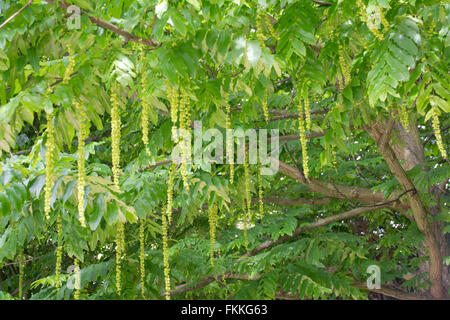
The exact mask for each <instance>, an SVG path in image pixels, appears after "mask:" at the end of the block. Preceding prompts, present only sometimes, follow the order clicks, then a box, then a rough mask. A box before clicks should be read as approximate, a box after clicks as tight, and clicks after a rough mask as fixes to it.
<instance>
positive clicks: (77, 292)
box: [74, 258, 81, 300]
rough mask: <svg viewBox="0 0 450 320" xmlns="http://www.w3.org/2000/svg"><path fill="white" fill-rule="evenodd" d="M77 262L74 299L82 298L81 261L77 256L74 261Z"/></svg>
mask: <svg viewBox="0 0 450 320" xmlns="http://www.w3.org/2000/svg"><path fill="white" fill-rule="evenodd" d="M74 264H75V269H74V272H75V293H74V299H75V300H80V289H81V271H80V262H79V261H78V259H77V258H75V261H74Z"/></svg>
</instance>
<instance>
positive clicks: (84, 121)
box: [73, 101, 89, 227]
mask: <svg viewBox="0 0 450 320" xmlns="http://www.w3.org/2000/svg"><path fill="white" fill-rule="evenodd" d="M73 104H74V105H75V110H76V112H77V114H78V116H79V119H80V130H79V132H78V219H79V221H80V224H81V226H82V227H86V219H85V216H84V194H85V193H84V188H85V186H86V168H85V145H86V139H87V138H88V136H89V119H88V117H87V113H86V108H85V107H83V106H82V105H81V104H80V103H79V102H77V101H74V102H73Z"/></svg>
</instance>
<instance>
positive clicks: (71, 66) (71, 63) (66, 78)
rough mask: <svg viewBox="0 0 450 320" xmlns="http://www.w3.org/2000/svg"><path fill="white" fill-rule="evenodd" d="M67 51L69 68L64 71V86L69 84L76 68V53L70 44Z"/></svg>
mask: <svg viewBox="0 0 450 320" xmlns="http://www.w3.org/2000/svg"><path fill="white" fill-rule="evenodd" d="M67 51H68V52H69V63H68V64H67V68H66V69H65V70H64V77H63V81H62V83H63V84H64V85H67V84H68V83H69V80H70V75H71V74H72V73H73V70H74V67H75V53H74V52H73V50H72V46H71V45H70V44H68V45H67Z"/></svg>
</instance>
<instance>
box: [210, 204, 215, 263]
mask: <svg viewBox="0 0 450 320" xmlns="http://www.w3.org/2000/svg"><path fill="white" fill-rule="evenodd" d="M208 222H209V239H210V246H209V257H210V261H211V266H212V267H214V247H215V245H216V230H217V206H215V205H212V206H210V207H209V208H208Z"/></svg>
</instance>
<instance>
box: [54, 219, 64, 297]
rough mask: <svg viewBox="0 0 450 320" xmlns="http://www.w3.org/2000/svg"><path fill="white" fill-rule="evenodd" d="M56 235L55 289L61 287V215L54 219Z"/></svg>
mask: <svg viewBox="0 0 450 320" xmlns="http://www.w3.org/2000/svg"><path fill="white" fill-rule="evenodd" d="M56 235H57V238H58V245H57V247H56V268H55V274H56V287H57V288H60V287H61V279H60V275H61V264H62V251H63V246H62V221H61V215H58V218H56Z"/></svg>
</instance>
